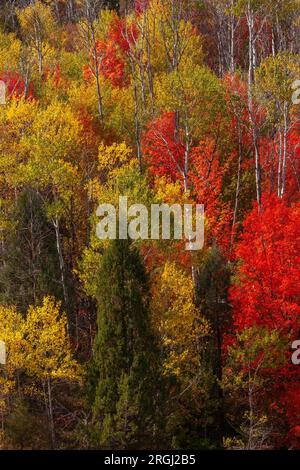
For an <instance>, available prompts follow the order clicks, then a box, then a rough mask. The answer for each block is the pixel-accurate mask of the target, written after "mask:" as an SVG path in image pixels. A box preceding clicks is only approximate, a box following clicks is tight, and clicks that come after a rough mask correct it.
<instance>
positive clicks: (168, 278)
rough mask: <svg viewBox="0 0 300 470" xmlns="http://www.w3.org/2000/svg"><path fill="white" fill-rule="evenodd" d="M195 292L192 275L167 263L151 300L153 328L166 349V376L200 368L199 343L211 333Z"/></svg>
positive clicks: (156, 283)
mask: <svg viewBox="0 0 300 470" xmlns="http://www.w3.org/2000/svg"><path fill="white" fill-rule="evenodd" d="M193 293H194V290H193V281H192V278H191V275H189V274H187V273H186V272H185V271H184V270H183V269H182V268H180V267H178V266H177V265H176V264H175V263H172V262H167V263H166V264H165V266H164V269H163V272H162V273H161V274H160V275H159V276H158V278H157V279H156V282H155V285H154V292H153V300H152V311H153V322H154V327H155V328H156V330H157V331H158V333H159V336H160V337H161V338H162V339H163V345H164V346H165V349H166V360H165V364H164V366H165V372H166V373H172V374H175V375H181V374H183V375H186V374H187V373H189V372H192V371H194V370H195V369H197V367H198V366H199V357H200V355H199V347H200V340H201V337H203V336H206V335H208V334H209V326H208V323H207V322H206V321H205V320H204V319H203V318H202V317H201V314H200V312H199V310H198V309H197V308H196V306H195V304H194V301H193Z"/></svg>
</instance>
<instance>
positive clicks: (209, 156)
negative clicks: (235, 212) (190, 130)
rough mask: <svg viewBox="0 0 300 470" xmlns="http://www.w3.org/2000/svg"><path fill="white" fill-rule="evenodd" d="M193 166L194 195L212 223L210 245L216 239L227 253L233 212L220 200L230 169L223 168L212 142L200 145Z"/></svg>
mask: <svg viewBox="0 0 300 470" xmlns="http://www.w3.org/2000/svg"><path fill="white" fill-rule="evenodd" d="M192 162H193V167H192V173H191V181H192V186H193V192H194V194H195V197H196V200H197V202H198V203H199V204H204V206H205V215H206V217H207V219H208V221H209V240H208V239H207V240H206V241H207V242H211V239H213V240H215V241H216V242H217V244H218V246H219V247H220V248H222V249H223V251H227V250H228V249H229V246H230V239H231V220H232V211H231V209H230V207H229V205H228V204H226V203H224V202H223V201H222V200H221V198H220V196H221V194H222V184H223V176H224V173H225V170H226V166H223V167H221V165H220V159H219V155H218V154H217V151H216V144H215V142H214V141H213V140H209V139H206V140H205V141H202V142H200V144H199V145H198V146H197V147H196V148H194V149H193V157H192ZM207 235H208V234H207ZM206 238H207V236H206Z"/></svg>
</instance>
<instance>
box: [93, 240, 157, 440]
mask: <svg viewBox="0 0 300 470" xmlns="http://www.w3.org/2000/svg"><path fill="white" fill-rule="evenodd" d="M147 296H148V281H147V277H146V274H145V271H144V268H143V266H142V264H141V260H140V258H139V254H138V252H137V251H136V249H134V248H133V247H132V246H130V243H129V242H128V241H127V240H116V241H113V242H111V245H110V247H109V248H108V249H107V250H106V251H105V253H104V255H103V258H102V260H101V267H100V269H99V273H98V292H97V300H98V322H97V323H98V334H97V336H96V341H95V346H94V356H93V360H92V364H91V371H90V380H89V388H88V397H89V403H90V406H91V409H92V411H93V422H94V426H95V436H96V439H97V440H98V443H99V444H100V445H101V446H104V447H108V448H109V447H110V446H113V447H114V448H119V449H128V448H143V447H144V446H146V445H147V442H148V443H149V442H152V445H155V442H156V432H155V422H156V420H157V417H158V412H157V411H158V410H157V407H158V390H159V388H158V387H159V384H160V379H159V363H158V350H157V348H156V345H155V341H154V337H153V333H152V331H151V327H150V319H149V309H148V300H147ZM160 426H162V423H160ZM150 436H151V437H150ZM149 439H150V441H149Z"/></svg>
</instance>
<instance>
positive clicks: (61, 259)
mask: <svg viewBox="0 0 300 470" xmlns="http://www.w3.org/2000/svg"><path fill="white" fill-rule="evenodd" d="M52 223H53V226H54V230H55V237H56V248H57V253H58V259H59V268H60V279H61V285H62V289H63V296H64V302H65V305H68V293H67V288H66V283H65V263H64V257H63V253H62V248H61V241H60V231H59V220H58V218H56V219H52Z"/></svg>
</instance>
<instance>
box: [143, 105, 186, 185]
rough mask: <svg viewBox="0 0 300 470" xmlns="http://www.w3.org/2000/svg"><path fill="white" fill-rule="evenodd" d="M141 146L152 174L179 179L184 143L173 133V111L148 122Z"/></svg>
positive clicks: (172, 179)
mask: <svg viewBox="0 0 300 470" xmlns="http://www.w3.org/2000/svg"><path fill="white" fill-rule="evenodd" d="M142 146H143V152H144V154H145V156H146V157H147V159H148V164H149V168H150V171H151V173H152V174H153V175H156V176H166V177H168V178H169V179H170V180H171V181H176V180H180V179H181V174H180V170H179V168H180V169H182V168H183V163H184V144H183V142H182V141H181V140H180V137H176V135H175V115H174V113H164V114H162V115H161V116H160V117H158V118H156V119H154V120H153V121H151V122H150V123H149V124H148V126H147V129H146V132H145V133H144V135H143V138H142Z"/></svg>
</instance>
